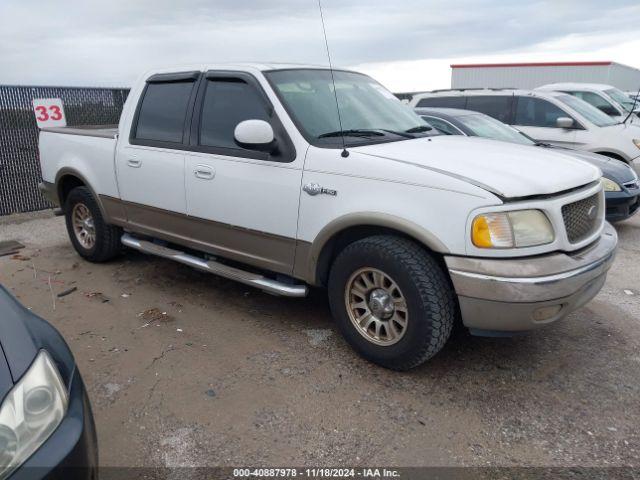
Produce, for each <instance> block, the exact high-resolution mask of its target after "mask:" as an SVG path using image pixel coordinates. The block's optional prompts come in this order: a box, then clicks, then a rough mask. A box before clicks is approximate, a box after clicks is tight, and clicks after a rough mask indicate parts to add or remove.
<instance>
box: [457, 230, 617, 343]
mask: <svg viewBox="0 0 640 480" xmlns="http://www.w3.org/2000/svg"><path fill="white" fill-rule="evenodd" d="M617 241H618V237H617V234H616V232H615V230H614V229H613V227H612V226H611V225H609V224H608V223H607V224H605V228H604V230H603V232H602V235H601V236H600V238H599V240H598V241H596V242H595V243H594V244H592V245H590V246H588V247H586V248H584V249H582V250H580V251H578V252H573V253H571V254H566V253H553V254H549V255H541V256H538V257H530V258H524V259H523V258H520V259H487V258H469V257H452V256H447V257H445V261H446V263H447V267H448V269H449V274H450V276H451V280H452V282H453V285H454V288H455V291H456V294H457V295H458V301H459V304H460V310H461V313H462V320H463V322H464V324H465V325H466V326H467V327H468V328H470V329H472V330H476V331H493V332H517V331H523V330H531V329H535V328H538V327H540V326H542V325H545V324H548V323H552V322H555V321H557V320H560V319H561V318H563V317H565V316H566V315H568V314H569V313H571V312H572V311H574V310H575V309H577V308H579V307H581V306H582V305H584V304H586V303H587V302H589V300H591V299H592V298H593V297H594V296H595V295H596V294H597V293H598V292H599V291H600V289H601V288H602V285H603V284H604V282H605V279H606V275H607V271H608V270H609V268H610V267H611V264H612V263H613V260H614V257H615V251H616V245H617Z"/></svg>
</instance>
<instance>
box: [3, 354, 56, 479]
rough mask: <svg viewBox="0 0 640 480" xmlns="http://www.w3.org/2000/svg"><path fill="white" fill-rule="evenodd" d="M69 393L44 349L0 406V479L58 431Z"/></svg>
mask: <svg viewBox="0 0 640 480" xmlns="http://www.w3.org/2000/svg"><path fill="white" fill-rule="evenodd" d="M67 405H68V397H67V391H66V388H65V386H64V383H63V382H62V379H61V378H60V373H59V372H58V369H57V368H56V366H55V364H54V363H53V361H52V360H51V357H50V356H49V354H48V353H47V352H45V351H44V350H41V351H40V353H39V354H38V356H37V357H36V359H35V361H34V362H33V363H32V364H31V367H29V370H28V371H27V373H25V374H24V375H23V377H22V378H21V379H20V381H19V382H18V383H17V384H16V385H15V386H14V387H13V389H12V390H11V391H10V392H9V394H8V395H7V396H6V398H5V399H4V401H3V402H2V405H1V406H0V480H3V479H5V478H7V477H8V476H9V475H11V472H13V471H14V470H15V469H16V468H18V467H19V466H20V465H22V464H23V463H24V462H25V461H26V460H27V459H28V458H29V457H30V456H31V455H32V454H33V453H34V452H35V451H36V450H37V449H38V448H39V447H40V446H41V445H42V444H43V443H44V442H45V441H46V440H47V438H49V436H50V435H51V434H52V433H53V432H54V431H55V429H56V428H57V427H58V425H60V422H61V421H62V419H63V418H64V416H65V414H66V412H67Z"/></svg>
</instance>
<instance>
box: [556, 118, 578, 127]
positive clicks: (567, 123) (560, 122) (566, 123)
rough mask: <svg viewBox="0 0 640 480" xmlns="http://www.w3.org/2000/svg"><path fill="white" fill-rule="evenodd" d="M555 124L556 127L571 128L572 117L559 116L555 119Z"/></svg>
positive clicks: (572, 124) (572, 123)
mask: <svg viewBox="0 0 640 480" xmlns="http://www.w3.org/2000/svg"><path fill="white" fill-rule="evenodd" d="M556 126H557V127H558V128H573V126H574V122H573V118H569V117H559V118H558V119H557V120H556Z"/></svg>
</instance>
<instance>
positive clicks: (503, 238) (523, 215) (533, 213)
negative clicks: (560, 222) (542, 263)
mask: <svg viewBox="0 0 640 480" xmlns="http://www.w3.org/2000/svg"><path fill="white" fill-rule="evenodd" d="M553 238H554V234H553V227H552V226H551V222H549V219H548V218H547V216H546V215H545V214H544V213H542V212H541V211H540V210H517V211H513V212H496V213H483V214H481V215H478V216H477V217H476V218H474V220H473V224H472V226H471V240H472V241H473V244H474V245H475V246H476V247H479V248H514V247H515V248H518V247H533V246H536V245H544V244H547V243H551V242H552V241H553Z"/></svg>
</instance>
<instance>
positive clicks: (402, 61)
mask: <svg viewBox="0 0 640 480" xmlns="http://www.w3.org/2000/svg"><path fill="white" fill-rule="evenodd" d="M323 7H324V12H325V20H326V22H327V33H328V36H329V44H330V47H331V50H332V54H333V60H334V64H336V65H337V66H342V67H355V68H358V69H359V70H362V71H364V72H366V73H369V74H372V75H373V76H375V77H376V78H377V79H378V80H380V81H382V82H383V83H384V84H385V85H386V86H387V87H389V88H391V89H392V90H394V91H408V90H423V89H430V88H446V87H448V86H449V82H450V69H449V64H451V63H468V62H492V61H497V62H509V61H514V62H522V61H565V60H566V61H569V60H613V61H617V62H620V63H625V64H628V65H631V66H634V67H638V68H640V56H639V54H638V52H640V38H639V37H640V35H638V28H639V25H640V3H639V2H637V0H636V1H609V2H607V3H606V4H605V3H603V2H595V1H588V0H587V1H574V0H555V1H534V2H522V1H520V2H518V1H496V0H473V1H471V0H465V1H445V0H434V1H419V0H404V1H381V0H342V1H339V0H324V1H323ZM228 61H284V62H301V63H315V64H326V56H325V51H324V43H323V40H322V30H321V25H320V17H319V12H318V7H317V0H234V1H232V0H181V1H180V2H175V1H170V0H110V1H109V2H103V1H102V2H98V1H94V0H84V1H80V0H57V1H55V2H49V1H43V0H40V1H37V0H2V1H1V2H0V83H4V84H6V83H10V84H56V85H105V86H106V85H108V86H111V85H114V86H121V85H123V86H128V85H130V84H131V83H132V82H133V81H134V80H135V78H136V77H137V76H138V75H139V74H141V73H142V72H143V71H145V70H148V69H150V68H153V67H155V66H167V65H174V64H176V65H177V64H184V63H191V62H228Z"/></svg>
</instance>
